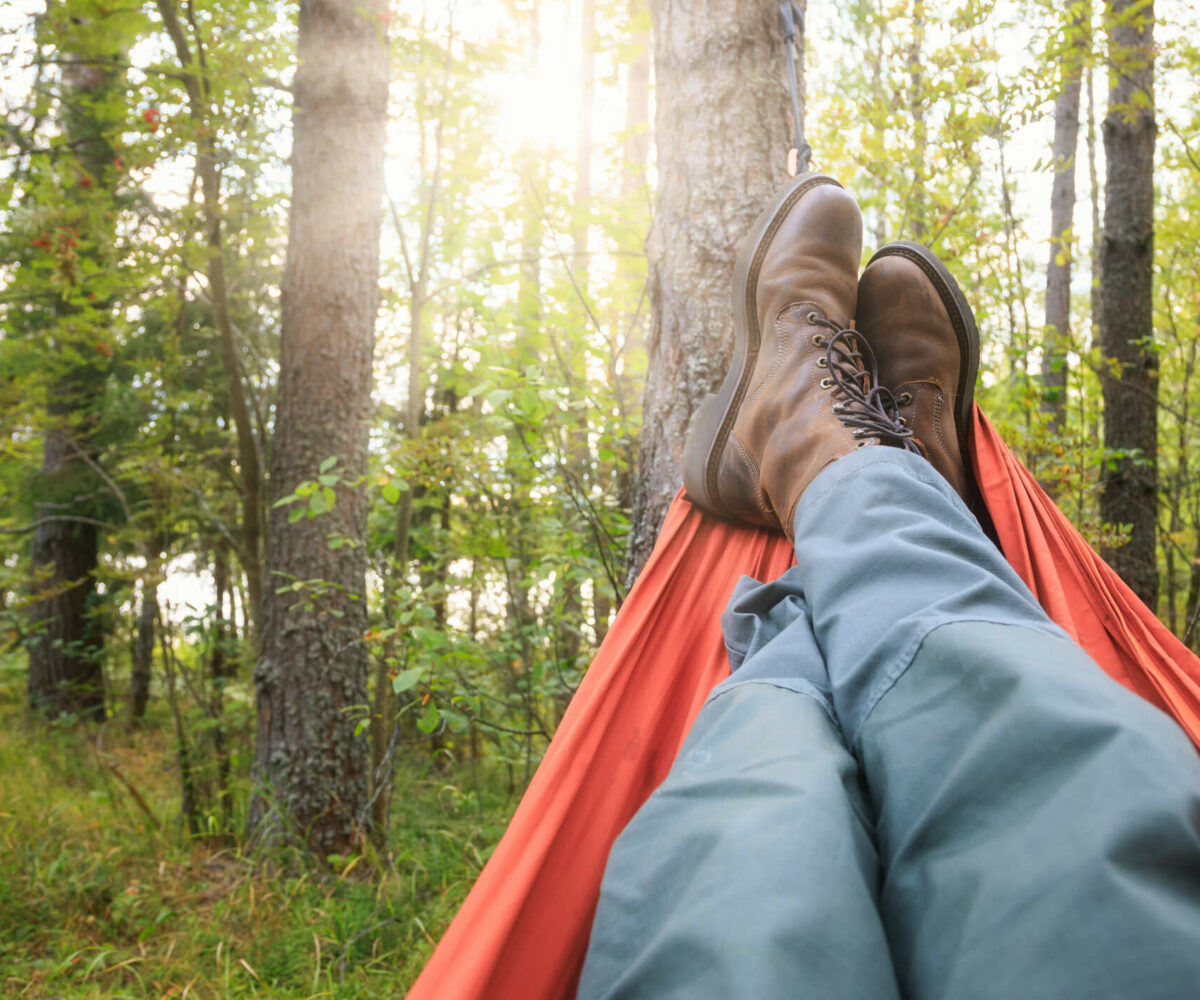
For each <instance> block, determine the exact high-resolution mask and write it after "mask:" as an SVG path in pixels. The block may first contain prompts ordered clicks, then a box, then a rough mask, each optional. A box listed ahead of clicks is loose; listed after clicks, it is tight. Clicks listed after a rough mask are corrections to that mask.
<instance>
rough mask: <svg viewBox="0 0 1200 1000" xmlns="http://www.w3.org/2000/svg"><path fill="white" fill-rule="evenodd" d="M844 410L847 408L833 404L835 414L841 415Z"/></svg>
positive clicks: (839, 404)
mask: <svg viewBox="0 0 1200 1000" xmlns="http://www.w3.org/2000/svg"><path fill="white" fill-rule="evenodd" d="M844 409H845V407H844V406H843V405H842V404H841V403H834V404H833V412H834V413H841V412H842V410H844Z"/></svg>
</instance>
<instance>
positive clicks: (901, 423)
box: [900, 417, 908, 427]
mask: <svg viewBox="0 0 1200 1000" xmlns="http://www.w3.org/2000/svg"><path fill="white" fill-rule="evenodd" d="M900 426H901V427H907V426H908V421H907V420H905V419H904V418H903V417H901V418H900Z"/></svg>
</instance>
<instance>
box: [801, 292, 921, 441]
mask: <svg viewBox="0 0 1200 1000" xmlns="http://www.w3.org/2000/svg"><path fill="white" fill-rule="evenodd" d="M812 318H813V320H814V321H815V322H817V323H819V324H820V325H821V326H825V327H828V328H829V329H830V330H832V331H833V336H832V337H829V338H828V343H827V347H826V349H825V365H824V367H826V368H828V369H829V375H828V377H827V378H824V379H822V380H821V386H822V388H825V389H831V390H832V394H833V397H834V399H835V400H837V401H836V402H835V403H834V404H833V412H834V414H835V415H836V416H837V417H838V419H839V420H841V422H842V423H843V424H845V425H846V426H847V427H849V428H851V431H852V433H853V436H854V437H856V438H858V439H859V447H860V448H861V447H862V446H863V445H864V444H866V439H867V438H875V439H877V440H878V441H879V442H880V444H890V445H893V446H895V447H897V448H904V449H905V450H906V451H911V452H914V453H915V454H918V455H921V454H923V451H922V449H921V446H920V445H919V444H918V443H917V442H916V440H915V439H914V438H913V432H912V428H911V427H909V426H908V424H907V423H906V422H905V421H904V420H903V419H902V418H901V416H900V407H899V404H898V403H897V402H896V397H895V396H894V395H892V390H891V389H889V388H887V386H883V385H880V384H879V366H878V363H877V362H876V360H875V352H874V351H873V350H871V345H870V344H869V343H867V341H866V340H865V339H864V338H863V337H862V335H861V334H859V332H858V331H857V330H855V329H853V328H852V327H842V326H839V325H838V324H837V323H834V322H833V321H832V320H828V319H826V318H825V317H824V316H820V315H816V314H814V315H813V317H812Z"/></svg>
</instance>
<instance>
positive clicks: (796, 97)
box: [779, 0, 812, 177]
mask: <svg viewBox="0 0 1200 1000" xmlns="http://www.w3.org/2000/svg"><path fill="white" fill-rule="evenodd" d="M779 30H780V31H781V32H782V33H783V51H784V52H785V53H786V54H787V63H788V74H787V78H788V90H789V91H791V95H792V121H793V124H794V126H795V130H796V137H795V145H794V146H792V148H791V149H789V150H788V173H789V174H790V175H791V176H793V177H795V176H796V175H797V174H803V173H807V172H808V169H809V162H810V161H811V159H812V147H811V146H810V145H809V144H808V143H807V142H805V141H804V121H803V118H802V117H801V115H800V66H801V63H800V61H799V60H800V59H803V56H804V54H803V51H798V50H799V49H800V47H801V46H803V44H804V9H803V8H802V7H800V6H798V5H797V4H796V3H794V2H793V0H782V2H781V3H780V4H779ZM797 38H799V41H797ZM797 56H799V59H798V58H797Z"/></svg>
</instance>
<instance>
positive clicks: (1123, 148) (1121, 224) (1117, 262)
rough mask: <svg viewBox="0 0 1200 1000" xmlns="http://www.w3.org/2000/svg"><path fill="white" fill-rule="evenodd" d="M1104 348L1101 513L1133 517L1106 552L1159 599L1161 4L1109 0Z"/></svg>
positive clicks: (1121, 519)
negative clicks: (1156, 320)
mask: <svg viewBox="0 0 1200 1000" xmlns="http://www.w3.org/2000/svg"><path fill="white" fill-rule="evenodd" d="M1108 14H1109V18H1110V21H1109V55H1110V58H1109V62H1110V64H1111V66H1112V70H1111V76H1110V83H1109V95H1108V116H1107V117H1106V118H1105V120H1104V127H1103V133H1104V153H1105V161H1106V166H1107V170H1106V178H1105V205H1104V243H1103V248H1102V254H1101V256H1102V261H1103V272H1104V284H1103V287H1102V289H1101V299H1102V303H1101V311H1100V347H1101V351H1102V354H1103V358H1104V361H1103V365H1102V372H1101V384H1102V388H1103V394H1104V446H1105V450H1106V452H1107V456H1106V462H1105V465H1104V468H1103V470H1102V474H1101V484H1102V492H1101V495H1100V516H1101V517H1102V518H1103V519H1104V521H1106V522H1108V523H1110V524H1127V525H1130V526H1131V531H1130V536H1129V541H1128V542H1127V543H1126V544H1124V545H1122V546H1120V547H1119V548H1115V549H1106V550H1105V552H1104V557H1105V558H1106V559H1107V560H1108V561H1109V563H1110V564H1111V565H1112V567H1113V568H1114V569H1115V570H1116V571H1117V572H1118V573H1120V574H1121V577H1122V579H1124V580H1125V582H1126V583H1128V584H1129V586H1130V587H1132V588H1133V590H1134V592H1135V593H1136V594H1137V595H1138V597H1140V598H1141V599H1142V600H1143V601H1145V602H1146V604H1147V605H1148V606H1149V607H1150V608H1152V609H1153V608H1155V607H1156V606H1157V603H1158V569H1157V565H1156V558H1155V554H1156V538H1155V528H1156V522H1157V500H1158V473H1157V468H1156V462H1157V447H1158V445H1157V442H1158V359H1157V354H1156V351H1155V346H1154V327H1153V295H1152V293H1153V265H1154V142H1155V131H1156V129H1155V122H1154V110H1153V103H1154V47H1153V45H1154V38H1153V31H1154V6H1153V4H1145V3H1143V2H1142V0H1110V2H1109V4H1108Z"/></svg>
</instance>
